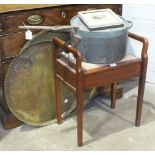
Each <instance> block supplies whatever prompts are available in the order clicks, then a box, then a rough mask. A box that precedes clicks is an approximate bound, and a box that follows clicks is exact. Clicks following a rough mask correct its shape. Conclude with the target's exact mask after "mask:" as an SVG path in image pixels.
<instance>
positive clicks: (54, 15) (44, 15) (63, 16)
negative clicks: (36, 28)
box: [3, 4, 116, 32]
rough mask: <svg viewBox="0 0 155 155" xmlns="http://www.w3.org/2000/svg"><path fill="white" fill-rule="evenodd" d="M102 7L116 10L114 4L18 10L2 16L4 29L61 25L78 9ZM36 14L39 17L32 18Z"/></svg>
mask: <svg viewBox="0 0 155 155" xmlns="http://www.w3.org/2000/svg"><path fill="white" fill-rule="evenodd" d="M92 8H93V9H103V8H111V9H112V10H114V11H116V5H108V4H105V5H103V4H100V5H95V4H94V5H73V6H63V7H59V8H51V9H45V10H37V11H29V12H26V11H25V12H24V11H23V12H20V13H15V14H6V15H5V16H4V20H3V21H4V25H5V26H4V27H5V30H4V31H12V32H13V31H14V32H15V31H19V29H18V26H20V25H23V23H25V24H26V25H62V24H69V22H70V19H71V18H72V17H73V16H75V15H76V14H77V12H78V11H84V10H87V9H92ZM34 15H38V16H37V17H39V18H37V19H36V18H33V17H34Z"/></svg>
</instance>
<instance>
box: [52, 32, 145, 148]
mask: <svg viewBox="0 0 155 155" xmlns="http://www.w3.org/2000/svg"><path fill="white" fill-rule="evenodd" d="M129 37H130V38H133V39H135V40H137V41H139V42H141V43H142V44H143V46H142V51H141V52H142V53H141V58H135V57H134V58H133V57H132V58H131V57H130V58H125V60H122V61H120V62H118V63H116V65H114V66H110V65H96V67H92V66H91V67H90V66H89V67H87V64H86V63H85V64H84V63H82V55H81V53H80V52H79V51H78V50H77V49H76V48H73V47H72V46H71V45H67V44H66V43H65V42H63V41H62V40H60V39H58V38H54V40H53V43H54V53H53V54H54V56H53V59H54V76H55V96H56V112H57V121H58V123H59V124H60V123H61V121H62V118H61V104H60V101H61V99H60V92H61V90H60V81H63V82H65V83H66V84H67V85H69V86H71V87H73V88H74V89H75V90H76V91H75V92H76V99H77V137H78V146H82V145H83V96H84V94H83V93H84V89H90V88H94V87H100V86H103V85H109V84H110V85H111V89H112V91H111V108H115V101H116V99H115V94H116V92H115V86H116V83H117V82H119V81H122V80H128V79H130V78H132V77H136V76H138V77H139V85H138V97H137V109H136V120H135V125H136V126H139V125H140V119H141V111H142V103H143V95H144V87H145V77H146V69H147V61H148V58H147V49H148V40H147V39H146V38H144V37H141V36H139V35H136V34H133V33H129ZM60 49H61V50H60ZM62 50H63V51H67V52H70V53H72V54H73V55H74V57H75V59H76V62H74V63H73V62H71V61H70V60H69V59H67V58H64V57H63V56H62V54H61V51H62Z"/></svg>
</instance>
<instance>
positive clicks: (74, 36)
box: [70, 30, 82, 47]
mask: <svg viewBox="0 0 155 155" xmlns="http://www.w3.org/2000/svg"><path fill="white" fill-rule="evenodd" d="M70 37H71V41H72V42H71V45H72V46H73V47H76V46H77V45H79V44H80V42H81V40H82V38H81V37H80V36H79V35H77V34H75V32H74V30H71V31H70Z"/></svg>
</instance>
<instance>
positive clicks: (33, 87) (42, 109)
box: [4, 31, 94, 126]
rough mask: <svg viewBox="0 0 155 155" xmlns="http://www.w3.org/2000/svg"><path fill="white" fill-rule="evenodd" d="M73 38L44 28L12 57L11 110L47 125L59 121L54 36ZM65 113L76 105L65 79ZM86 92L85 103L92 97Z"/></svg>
mask: <svg viewBox="0 0 155 155" xmlns="http://www.w3.org/2000/svg"><path fill="white" fill-rule="evenodd" d="M55 36H57V37H59V38H61V39H63V40H65V41H69V40H70V36H69V33H64V32H53V31H44V32H41V33H39V34H37V35H36V36H35V37H34V38H33V39H32V40H31V41H29V42H28V43H27V44H26V45H25V46H24V47H23V49H22V50H21V52H20V53H19V55H18V56H17V57H16V58H15V59H14V60H13V61H12V63H11V64H10V66H9V69H8V71H7V74H6V78H5V85H4V89H5V97H6V101H7V104H8V107H9V109H10V110H11V112H12V113H13V114H14V115H15V116H16V117H17V118H18V119H19V120H21V121H23V122H24V123H26V124H29V125H34V126H45V125H49V124H51V123H53V122H55V121H56V112H55V92H54V77H53V60H52V53H53V44H52V39H53V37H55ZM61 87H62V94H61V99H62V117H63V118H65V117H66V116H69V114H70V113H71V112H72V111H74V110H75V109H76V99H75V98H76V97H75V94H74V92H73V90H72V89H71V88H69V87H67V86H66V85H64V84H63V83H62V84H61ZM93 92H94V91H93V90H92V91H90V90H88V91H86V92H85V105H86V104H87V103H88V101H89V100H90V99H91V98H92V97H93Z"/></svg>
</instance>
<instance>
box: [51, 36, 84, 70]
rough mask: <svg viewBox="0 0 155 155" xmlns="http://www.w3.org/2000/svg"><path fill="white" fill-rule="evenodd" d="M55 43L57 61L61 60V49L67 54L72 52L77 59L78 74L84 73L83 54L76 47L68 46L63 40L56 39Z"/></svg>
mask: <svg viewBox="0 0 155 155" xmlns="http://www.w3.org/2000/svg"><path fill="white" fill-rule="evenodd" d="M53 43H54V56H55V59H58V58H59V47H60V48H62V49H64V50H65V51H67V52H70V53H72V54H73V55H74V57H75V59H76V72H77V73H79V72H81V71H82V69H81V62H82V55H81V53H80V52H79V51H78V50H77V49H76V48H74V47H72V46H71V45H68V44H67V43H66V42H64V41H63V40H61V39H59V38H57V37H55V38H54V39H53Z"/></svg>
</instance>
